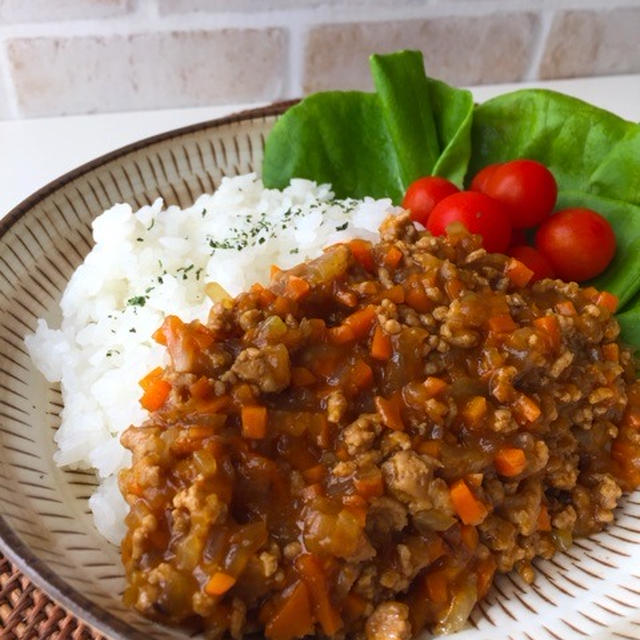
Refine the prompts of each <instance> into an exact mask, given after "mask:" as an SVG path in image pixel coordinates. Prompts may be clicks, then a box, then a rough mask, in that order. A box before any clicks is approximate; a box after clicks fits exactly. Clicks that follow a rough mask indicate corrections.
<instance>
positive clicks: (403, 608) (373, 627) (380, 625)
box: [366, 600, 411, 640]
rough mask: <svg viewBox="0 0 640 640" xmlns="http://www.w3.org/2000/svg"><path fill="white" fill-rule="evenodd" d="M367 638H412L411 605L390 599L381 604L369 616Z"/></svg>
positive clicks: (379, 639)
mask: <svg viewBox="0 0 640 640" xmlns="http://www.w3.org/2000/svg"><path fill="white" fill-rule="evenodd" d="M366 634H367V640H410V639H411V624H410V622H409V607H407V605H406V604H402V603H400V602H395V601H393V600H389V601H387V602H383V603H382V604H379V605H378V606H377V607H376V609H375V611H374V612H373V613H372V614H371V615H370V616H369V619H368V620H367V626H366Z"/></svg>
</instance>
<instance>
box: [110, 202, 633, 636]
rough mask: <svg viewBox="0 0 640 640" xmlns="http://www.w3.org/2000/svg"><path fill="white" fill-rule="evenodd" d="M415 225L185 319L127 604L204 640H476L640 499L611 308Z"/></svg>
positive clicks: (385, 230)
mask: <svg viewBox="0 0 640 640" xmlns="http://www.w3.org/2000/svg"><path fill="white" fill-rule="evenodd" d="M530 275H531V272H529V271H528V269H526V267H524V266H523V265H522V264H520V263H519V262H518V261H516V260H514V259H512V258H508V257H506V256H503V255H499V254H489V253H487V252H486V251H485V250H484V249H482V248H481V244H480V240H479V238H478V237H476V236H471V235H469V234H468V233H466V232H464V231H463V230H462V229H458V230H456V229H453V230H451V231H450V233H449V234H448V235H447V236H444V237H440V238H434V237H431V236H430V235H429V234H428V233H425V232H422V233H421V232H418V231H417V230H416V229H415V227H414V226H413V224H412V223H411V222H410V221H409V220H408V217H407V215H406V214H405V215H400V216H398V217H395V218H393V217H392V218H389V219H388V220H387V221H386V222H385V224H384V225H383V226H382V228H381V240H380V242H379V243H378V244H375V245H372V244H371V243H368V242H366V241H362V240H354V241H352V242H350V243H347V244H340V245H336V246H333V247H329V248H328V249H327V250H326V251H325V253H324V254H323V255H322V256H321V257H320V258H318V259H317V260H314V261H312V262H308V263H305V264H301V265H299V266H297V267H295V268H294V269H291V270H289V271H286V272H285V271H279V270H277V269H274V273H273V274H272V279H271V283H270V285H269V286H268V287H262V286H260V285H255V286H254V287H252V288H251V290H250V291H248V292H246V293H243V294H241V295H239V296H238V297H236V298H235V299H233V300H231V299H221V300H220V301H219V302H217V303H216V304H215V305H214V306H213V308H212V310H211V313H210V316H209V320H208V322H207V323H206V324H201V323H198V322H192V323H189V324H186V323H183V322H182V321H181V320H179V319H178V318H177V317H173V316H171V317H168V318H167V319H166V321H165V322H164V324H163V326H162V327H161V328H160V329H159V330H158V332H157V333H156V335H155V337H156V339H157V340H158V342H160V343H162V344H164V345H166V347H167V349H168V352H169V355H170V364H169V366H168V367H166V368H165V369H158V370H156V371H153V372H151V373H150V374H149V376H147V377H146V378H145V379H144V380H143V381H142V383H141V384H142V385H143V388H144V395H143V398H142V401H143V405H144V406H145V407H146V408H148V409H149V410H150V416H149V419H148V420H147V421H146V422H145V423H144V424H143V425H141V426H139V427H131V428H130V429H129V430H128V431H127V432H126V433H125V434H124V436H123V443H124V444H125V446H127V447H128V448H129V449H131V451H132V452H133V462H132V465H131V467H130V468H129V469H126V470H125V471H123V472H122V473H121V477H120V485H121V489H122V492H123V494H124V496H125V497H126V500H127V501H128V503H129V505H130V513H129V515H128V516H127V522H126V523H127V527H128V533H127V536H126V538H125V540H124V542H123V545H122V556H123V560H124V565H125V569H126V574H127V580H128V585H127V589H126V592H125V600H126V602H127V603H128V604H129V605H131V606H133V607H135V608H136V609H137V610H139V611H140V612H142V613H143V614H145V615H147V616H150V617H153V618H155V619H158V620H160V621H163V622H167V623H172V624H185V625H191V626H193V627H197V628H204V629H205V630H206V631H207V634H208V635H207V637H211V638H216V637H223V636H225V635H231V636H233V637H234V638H240V637H242V636H243V635H244V634H246V633H250V632H254V631H263V632H264V634H265V635H266V637H267V638H269V639H270V640H292V639H293V638H298V637H302V636H305V635H307V634H317V635H324V636H328V637H334V638H338V637H344V636H349V637H366V638H367V640H408V639H409V638H410V637H411V636H413V635H415V634H416V633H418V632H419V631H420V630H422V629H423V628H429V629H432V630H434V631H435V632H438V633H447V632H453V631H455V630H457V629H460V628H461V627H462V626H463V625H464V623H465V621H466V620H467V618H468V616H469V614H470V612H471V610H472V608H473V607H474V605H475V603H476V602H477V601H478V600H479V599H480V598H482V597H483V596H484V595H485V594H486V593H487V591H488V589H489V587H490V585H491V583H492V579H493V576H494V573H495V572H496V571H498V572H506V571H510V570H512V569H514V568H515V569H516V570H517V571H518V572H519V573H520V575H521V576H522V577H523V578H524V579H525V580H527V581H531V580H532V579H533V577H534V573H533V569H532V566H531V561H532V560H533V559H534V558H535V557H536V556H542V557H550V556H552V555H553V554H554V553H555V552H556V551H557V550H563V549H565V548H567V546H568V545H569V544H571V540H572V537H573V536H582V535H588V534H590V533H592V532H595V531H599V530H601V529H602V528H603V527H604V526H606V525H607V524H608V523H609V522H611V520H612V519H613V510H614V508H615V507H616V505H617V502H618V499H619V498H620V495H621V493H622V491H623V490H630V489H632V488H634V487H636V486H637V485H638V484H640V436H639V435H638V428H639V427H640V387H639V385H638V383H636V382H635V370H634V363H633V359H632V356H631V353H630V352H629V351H628V350H627V349H625V348H624V347H622V346H621V345H620V344H619V343H618V342H617V336H618V333H619V327H618V324H617V322H616V321H615V319H614V317H613V311H614V310H615V299H614V298H613V297H612V296H610V295H609V294H607V293H605V292H599V291H596V290H595V289H593V288H584V289H581V288H579V287H578V286H577V285H576V284H567V283H563V282H560V281H553V280H543V281H540V282H537V283H535V284H533V285H528V280H529V278H530Z"/></svg>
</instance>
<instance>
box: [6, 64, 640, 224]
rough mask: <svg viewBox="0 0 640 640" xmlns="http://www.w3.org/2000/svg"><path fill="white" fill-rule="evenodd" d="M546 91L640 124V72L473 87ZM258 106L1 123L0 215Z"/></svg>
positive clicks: (478, 94)
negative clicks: (196, 126)
mask: <svg viewBox="0 0 640 640" xmlns="http://www.w3.org/2000/svg"><path fill="white" fill-rule="evenodd" d="M522 87H546V88H550V89H555V90H557V91H562V92H564V93H568V94H570V95H573V96H576V97H578V98H582V99H583V100H586V101H588V102H591V103H593V104H596V105H598V106H600V107H602V108H604V109H608V110H610V111H613V112H614V113H617V114H619V115H621V116H622V117H624V118H628V119H629V120H634V121H640V74H635V75H619V76H606V77H601V78H577V79H571V80H553V81H548V82H528V83H519V84H503V85H486V86H481V87H471V89H472V91H473V93H474V97H475V99H476V101H478V102H481V101H483V100H486V99H488V98H490V97H493V96H495V95H498V94H500V93H504V92H506V91H511V90H514V89H518V88H522ZM254 106H258V105H255V104H254V105H250V104H232V105H223V106H212V107H200V108H191V109H170V110H158V111H131V112H126V113H108V114H95V115H83V116H66V117H59V118H38V119H30V120H6V121H0V149H1V150H2V152H1V153H0V217H2V216H3V215H5V214H6V213H7V212H8V211H9V210H10V209H11V208H13V207H14V206H16V205H17V204H19V203H20V202H21V201H22V200H23V199H24V198H26V197H27V196H29V195H30V194H31V193H33V192H34V191H35V190H36V189H39V188H40V187H42V186H44V185H45V184H47V183H48V182H50V181H51V180H53V179H55V178H57V177H58V176H60V175H62V174H63V173H66V172H67V171H69V170H71V169H73V168H74V167H77V166H78V165H81V164H83V163H85V162H87V161H89V160H91V159H93V158H96V157H97V156H100V155H102V154H104V153H107V152H109V151H112V150H114V149H117V148H118V147H121V146H123V145H126V144H129V143H131V142H135V141H136V140H140V139H142V138H145V137H147V136H151V135H154V134H157V133H161V132H163V131H168V130H170V129H174V128H177V127H181V126H185V125H188V124H193V123H196V122H202V121H204V120H209V119H211V118H218V117H221V116H224V115H227V114H230V113H234V112H237V111H241V110H242V109H245V108H250V107H254Z"/></svg>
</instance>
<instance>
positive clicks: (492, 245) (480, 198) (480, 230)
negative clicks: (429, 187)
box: [427, 191, 511, 253]
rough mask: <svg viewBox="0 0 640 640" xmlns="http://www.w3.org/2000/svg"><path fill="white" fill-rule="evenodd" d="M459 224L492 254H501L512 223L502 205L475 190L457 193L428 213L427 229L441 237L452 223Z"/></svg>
mask: <svg viewBox="0 0 640 640" xmlns="http://www.w3.org/2000/svg"><path fill="white" fill-rule="evenodd" d="M458 221H459V222H462V224H464V226H465V227H467V229H468V230H469V231H470V232H471V233H477V234H479V235H481V236H482V245H483V246H484V248H485V249H486V250H487V251H490V252H492V253H504V252H505V251H506V250H507V247H508V246H509V240H510V239H511V220H510V219H509V214H508V213H507V211H506V210H505V208H504V207H503V205H502V204H500V203H499V202H498V201H497V200H494V199H493V198H490V197H489V196H486V195H484V193H477V192H475V191H460V193H454V194H453V195H452V196H449V197H448V198H445V199H444V200H441V201H440V202H439V203H438V204H437V205H436V206H435V207H434V209H433V211H432V212H431V215H430V216H429V220H428V222H427V229H429V231H431V233H432V234H433V235H434V236H440V235H442V234H443V233H444V232H445V230H446V228H447V226H448V225H450V224H451V223H452V222H458Z"/></svg>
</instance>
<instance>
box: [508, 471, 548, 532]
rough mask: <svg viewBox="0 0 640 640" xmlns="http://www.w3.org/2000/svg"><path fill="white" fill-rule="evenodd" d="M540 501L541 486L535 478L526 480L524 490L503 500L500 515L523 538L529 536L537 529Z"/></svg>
mask: <svg viewBox="0 0 640 640" xmlns="http://www.w3.org/2000/svg"><path fill="white" fill-rule="evenodd" d="M541 501H542V486H541V485H540V482H539V481H538V479H537V478H531V479H529V480H526V481H525V483H524V488H522V489H520V490H519V491H518V492H517V493H516V494H515V495H513V496H509V497H507V498H505V501H504V503H503V507H502V509H501V513H502V514H504V516H505V518H506V519H507V520H509V522H512V523H513V524H514V525H515V526H516V527H517V529H518V533H519V534H521V535H523V536H530V535H531V534H532V533H533V532H534V531H536V529H537V527H538V513H539V512H540V502H541Z"/></svg>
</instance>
